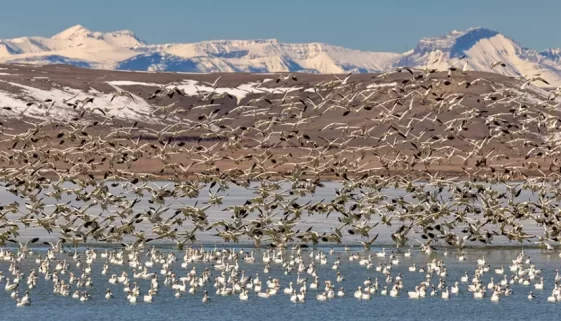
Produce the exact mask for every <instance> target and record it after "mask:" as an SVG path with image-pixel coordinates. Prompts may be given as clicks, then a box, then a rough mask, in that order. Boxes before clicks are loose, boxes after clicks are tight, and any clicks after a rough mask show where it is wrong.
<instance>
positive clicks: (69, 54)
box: [0, 25, 561, 86]
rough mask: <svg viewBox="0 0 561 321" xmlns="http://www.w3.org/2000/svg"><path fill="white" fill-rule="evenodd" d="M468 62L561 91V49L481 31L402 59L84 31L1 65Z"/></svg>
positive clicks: (198, 67) (30, 41)
mask: <svg viewBox="0 0 561 321" xmlns="http://www.w3.org/2000/svg"><path fill="white" fill-rule="evenodd" d="M464 56H465V59H464V61H463V62H461V64H460V65H459V66H458V67H459V68H464V69H466V70H475V71H491V68H490V65H491V64H492V63H493V62H495V61H498V60H501V61H504V62H505V64H506V65H507V67H505V68H500V69H499V68H496V69H494V70H493V71H494V72H498V73H502V74H505V75H508V76H524V75H534V74H541V75H542V77H544V78H545V79H547V80H548V82H549V83H550V85H552V86H559V85H561V49H559V48H547V49H544V50H541V51H538V50H535V49H530V48H526V47H523V46H522V45H520V44H518V43H517V42H515V41H514V40H512V39H511V38H509V37H507V36H504V35H503V34H501V33H499V32H498V31H495V30H491V29H487V28H482V27H477V28H470V29H467V30H464V31H458V30H453V31H452V32H450V33H448V34H446V35H442V36H436V37H425V38H422V39H420V40H419V41H418V43H417V44H416V46H415V47H414V48H412V49H411V50H408V51H406V52H402V53H396V52H373V51H363V50H356V49H349V48H345V47H341V46H334V45H330V44H327V43H321V42H311V43H283V42H280V41H278V39H274V38H273V39H255V40H207V41H201V42H196V43H171V44H147V43H146V42H144V41H143V40H141V39H140V38H139V37H137V36H136V35H135V34H134V32H132V31H129V30H119V31H114V32H106V33H103V32H95V31H90V30H89V29H87V28H86V27H84V26H82V25H75V26H72V27H70V28H68V29H66V30H63V31H61V32H60V33H58V34H56V35H53V36H52V37H50V38H44V37H20V38H15V39H3V40H0V63H37V64H50V63H64V64H69V65H75V66H79V67H87V68H97V69H110V70H134V71H168V72H181V71H185V72H203V73H204V72H310V73H346V72H356V73H376V72H384V71H388V70H391V69H394V68H397V67H404V66H407V67H412V68H428V67H430V68H436V69H439V70H445V69H446V68H448V66H450V65H452V64H454V63H458V62H457V61H458V60H460V59H462V58H463V57H464Z"/></svg>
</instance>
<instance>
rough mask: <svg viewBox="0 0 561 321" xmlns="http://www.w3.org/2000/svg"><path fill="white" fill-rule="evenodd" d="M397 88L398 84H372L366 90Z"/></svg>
mask: <svg viewBox="0 0 561 321" xmlns="http://www.w3.org/2000/svg"><path fill="white" fill-rule="evenodd" d="M395 86H397V83H396V82H390V83H385V84H372V85H368V86H366V88H384V87H395Z"/></svg>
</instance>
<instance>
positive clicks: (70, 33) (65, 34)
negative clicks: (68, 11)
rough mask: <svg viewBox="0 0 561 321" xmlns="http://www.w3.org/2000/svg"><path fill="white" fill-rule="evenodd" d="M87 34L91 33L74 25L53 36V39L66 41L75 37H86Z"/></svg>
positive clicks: (80, 26) (82, 27)
mask: <svg viewBox="0 0 561 321" xmlns="http://www.w3.org/2000/svg"><path fill="white" fill-rule="evenodd" d="M89 33H91V31H89V30H88V29H87V28H86V27H84V26H82V25H75V26H72V27H70V28H68V29H66V30H64V31H62V32H60V33H57V34H56V35H54V36H53V39H68V38H72V37H75V36H80V35H87V34H89Z"/></svg>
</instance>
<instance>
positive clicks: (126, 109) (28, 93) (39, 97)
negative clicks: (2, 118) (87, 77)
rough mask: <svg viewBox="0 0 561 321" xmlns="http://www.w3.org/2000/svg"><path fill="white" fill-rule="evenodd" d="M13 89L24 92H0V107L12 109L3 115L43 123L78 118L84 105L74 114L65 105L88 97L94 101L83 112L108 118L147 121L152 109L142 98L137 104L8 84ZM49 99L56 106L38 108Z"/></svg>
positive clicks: (136, 99)
mask: <svg viewBox="0 0 561 321" xmlns="http://www.w3.org/2000/svg"><path fill="white" fill-rule="evenodd" d="M8 83H9V84H10V85H12V86H16V87H19V88H21V89H22V94H13V93H9V92H4V91H0V105H1V106H2V107H3V106H9V107H11V108H12V110H2V113H3V114H7V115H10V114H22V113H23V114H25V115H27V116H31V117H37V118H42V119H48V118H59V119H67V118H71V117H74V116H75V115H76V114H79V113H81V112H82V109H81V106H82V105H81V104H80V103H78V106H79V107H78V108H77V109H76V110H74V109H73V108H72V107H70V106H68V105H66V103H65V101H66V102H72V103H76V102H77V100H84V99H86V98H88V97H93V98H94V101H93V102H92V103H88V104H87V105H86V106H85V107H84V109H86V110H90V111H93V110H94V109H96V108H99V109H101V110H103V111H104V112H105V114H106V115H107V116H115V117H116V118H120V119H131V120H148V119H150V118H149V114H150V112H151V111H152V110H153V107H152V106H151V105H150V104H149V103H147V102H146V101H145V100H143V99H142V98H140V97H138V96H135V95H133V98H134V101H133V100H131V99H130V98H128V97H123V96H117V97H115V98H114V99H113V101H111V98H112V97H113V93H109V94H104V93H100V92H98V91H89V92H83V91H81V90H78V89H73V88H65V90H60V89H56V88H53V89H51V90H42V89H38V88H34V87H30V86H25V85H22V84H18V83H13V82H8ZM113 87H114V88H115V90H116V91H117V90H122V89H121V88H119V87H117V86H113ZM46 99H52V100H53V101H54V105H53V107H52V108H50V110H48V106H50V105H51V104H52V102H49V103H44V104H43V105H42V106H37V104H40V103H41V102H42V101H45V100H46ZM30 101H33V102H36V103H37V104H33V105H31V106H27V103H28V102H30ZM93 113H94V114H98V115H102V113H101V112H100V111H99V110H98V111H93Z"/></svg>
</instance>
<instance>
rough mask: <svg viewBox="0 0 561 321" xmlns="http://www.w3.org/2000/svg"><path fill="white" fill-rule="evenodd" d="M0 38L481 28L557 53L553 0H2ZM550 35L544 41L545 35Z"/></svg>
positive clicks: (417, 34) (348, 36)
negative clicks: (73, 31) (75, 32)
mask: <svg viewBox="0 0 561 321" xmlns="http://www.w3.org/2000/svg"><path fill="white" fill-rule="evenodd" d="M2 2H3V3H2V4H1V5H0V10H1V12H2V18H1V19H0V39H2V38H4V39H5V38H14V37H20V36H52V35H54V34H56V33H58V32H60V31H62V30H64V29H66V28H68V27H70V26H72V25H75V24H82V25H84V26H85V27H87V28H88V29H90V30H92V31H114V30H121V29H129V30H132V31H134V32H135V33H136V35H137V36H138V37H139V38H141V39H143V40H145V41H147V42H148V43H169V42H195V41H201V40H215V39H255V38H260V39H263V38H276V39H278V40H279V41H283V42H312V41H319V42H326V43H330V44H334V45H340V46H345V47H349V48H355V49H362V50H375V51H405V50H406V49H410V48H412V47H413V46H414V45H415V43H416V42H417V40H418V39H419V38H421V37H424V36H437V35H442V34H446V33H448V32H449V31H450V30H453V29H458V30H462V29H466V28H469V27H476V26H478V27H487V28H491V29H494V30H497V31H499V32H501V33H503V34H505V35H507V36H509V37H511V38H513V39H514V40H516V41H517V42H519V43H520V44H522V45H524V46H527V47H530V48H534V49H538V50H541V49H545V48H549V47H561V23H559V17H560V12H561V1H559V0H532V1H528V0H463V1H462V0H448V1H446V0H428V1H420V0H391V1H376V0H369V1H367V0H362V1H359V0H335V1H332V0H323V1H320V0H308V1H306V0H282V1H279V0H277V1H271V0H199V1H190V0H183V1H182V0H161V1H153V0H152V1H148V0H88V1H86V0H73V1H68V0H19V1H13V0H12V1H2ZM550 35H552V36H550Z"/></svg>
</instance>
